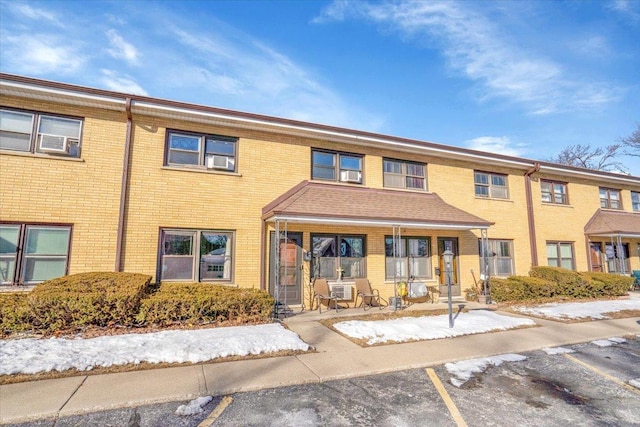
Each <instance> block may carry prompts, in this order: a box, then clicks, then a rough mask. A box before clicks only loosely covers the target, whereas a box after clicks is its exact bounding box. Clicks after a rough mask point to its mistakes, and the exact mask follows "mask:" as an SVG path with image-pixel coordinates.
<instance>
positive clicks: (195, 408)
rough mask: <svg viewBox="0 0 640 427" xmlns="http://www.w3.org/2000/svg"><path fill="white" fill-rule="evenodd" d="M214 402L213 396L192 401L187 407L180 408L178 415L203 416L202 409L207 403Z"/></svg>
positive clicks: (181, 406)
mask: <svg viewBox="0 0 640 427" xmlns="http://www.w3.org/2000/svg"><path fill="white" fill-rule="evenodd" d="M212 400H213V397H211V396H203V397H198V398H197V399H194V400H192V401H191V402H189V403H187V404H186V405H180V406H178V409H176V415H182V416H189V415H196V414H201V413H202V411H203V409H202V408H204V407H205V406H206V405H207V403H209V402H211V401H212Z"/></svg>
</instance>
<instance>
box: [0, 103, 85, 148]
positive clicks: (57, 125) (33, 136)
mask: <svg viewBox="0 0 640 427" xmlns="http://www.w3.org/2000/svg"><path fill="white" fill-rule="evenodd" d="M81 131H82V120H80V119H75V118H68V117H60V116H53V115H49V114H44V113H31V112H26V111H14V110H4V109H3V110H0V148H1V149H3V150H12V151H23V152H26V153H42V154H52V155H60V156H68V157H80V134H81Z"/></svg>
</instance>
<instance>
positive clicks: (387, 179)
mask: <svg viewBox="0 0 640 427" xmlns="http://www.w3.org/2000/svg"><path fill="white" fill-rule="evenodd" d="M388 166H391V167H393V166H395V167H399V169H400V172H399V173H397V172H394V171H392V170H387V169H390V168H389V167H388ZM410 166H413V167H418V168H422V175H414V174H411V173H410V172H409V169H410V168H409V167H410ZM382 174H383V186H384V187H387V188H401V189H405V190H417V191H426V190H427V165H426V164H424V163H418V162H410V161H407V160H396V159H387V158H384V159H382ZM392 178H401V181H402V185H393V183H392V181H393V180H392ZM416 179H417V180H422V186H421V187H414V186H410V185H409V182H410V180H416Z"/></svg>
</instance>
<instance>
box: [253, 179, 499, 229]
mask: <svg viewBox="0 0 640 427" xmlns="http://www.w3.org/2000/svg"><path fill="white" fill-rule="evenodd" d="M262 219H263V220H265V221H271V222H273V221H277V220H280V221H287V222H294V223H295V222H304V223H317V224H336V225H363V226H380V227H382V226H388V227H391V226H402V227H409V228H432V229H453V230H472V229H487V228H489V226H491V225H493V224H494V223H492V222H489V221H486V220H484V219H482V218H480V217H477V216H475V215H472V214H470V213H468V212H465V211H463V210H462V209H458V208H456V207H454V206H451V205H449V204H447V203H446V202H445V201H444V200H442V199H441V198H440V196H438V195H437V194H435V193H418V192H408V191H394V190H384V189H375V188H365V187H356V186H346V185H335V184H323V183H317V182H309V181H303V182H301V183H300V184H298V185H297V186H295V187H293V188H292V189H290V190H289V191H287V192H286V193H284V194H283V195H281V196H280V197H278V198H277V199H275V200H274V201H273V202H271V203H269V204H268V205H266V206H265V207H264V208H263V209H262Z"/></svg>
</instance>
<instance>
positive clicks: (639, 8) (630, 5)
mask: <svg viewBox="0 0 640 427" xmlns="http://www.w3.org/2000/svg"><path fill="white" fill-rule="evenodd" d="M609 9H611V10H613V11H614V12H618V13H620V14H621V16H623V17H624V18H626V19H628V20H630V21H632V22H640V4H639V3H638V1H631V0H614V1H612V2H611V3H609Z"/></svg>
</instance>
